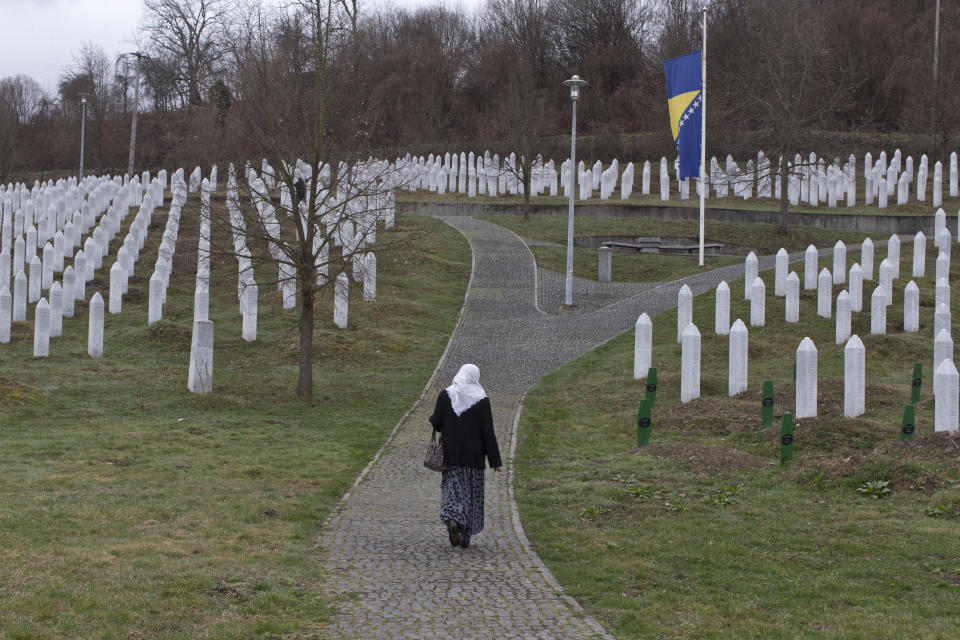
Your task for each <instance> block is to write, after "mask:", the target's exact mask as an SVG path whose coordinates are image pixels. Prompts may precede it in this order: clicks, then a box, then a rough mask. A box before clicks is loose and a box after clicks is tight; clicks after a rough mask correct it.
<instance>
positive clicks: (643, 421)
mask: <svg viewBox="0 0 960 640" xmlns="http://www.w3.org/2000/svg"><path fill="white" fill-rule="evenodd" d="M652 408H653V402H652V401H651V400H650V399H649V398H644V399H643V400H641V401H640V409H639V410H637V446H638V447H645V446H647V445H648V444H650V425H651V424H652V422H651V420H650V409H652Z"/></svg>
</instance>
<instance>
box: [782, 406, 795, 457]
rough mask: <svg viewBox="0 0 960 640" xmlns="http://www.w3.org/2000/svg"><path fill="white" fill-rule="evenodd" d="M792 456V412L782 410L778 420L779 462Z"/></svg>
mask: <svg viewBox="0 0 960 640" xmlns="http://www.w3.org/2000/svg"><path fill="white" fill-rule="evenodd" d="M791 458H793V414H792V413H790V412H789V411H786V412H784V414H783V419H782V420H781V421H780V464H784V463H785V462H789V461H790V459H791Z"/></svg>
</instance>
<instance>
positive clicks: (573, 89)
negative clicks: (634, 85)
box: [563, 76, 588, 307]
mask: <svg viewBox="0 0 960 640" xmlns="http://www.w3.org/2000/svg"><path fill="white" fill-rule="evenodd" d="M563 84H564V86H567V87H570V100H571V101H572V102H573V126H572V128H571V133H570V177H569V182H568V183H567V184H568V186H569V190H568V191H567V193H568V194H569V196H570V203H569V206H568V209H567V277H566V282H565V286H564V296H563V304H564V305H565V306H567V307H570V306H573V198H574V197H575V196H574V193H575V192H576V189H577V179H578V177H579V176H577V100H578V99H579V98H580V87H581V86H585V85H587V84H588V83H587V81H586V80H581V79H580V76H573V77H572V78H570V79H569V80H564V81H563Z"/></svg>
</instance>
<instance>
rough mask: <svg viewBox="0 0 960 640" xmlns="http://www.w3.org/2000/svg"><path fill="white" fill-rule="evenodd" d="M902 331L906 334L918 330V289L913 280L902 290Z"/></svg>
mask: <svg viewBox="0 0 960 640" xmlns="http://www.w3.org/2000/svg"><path fill="white" fill-rule="evenodd" d="M903 330H904V331H906V332H907V333H915V332H917V331H919V330H920V289H919V288H918V287H917V283H915V282H914V281H913V280H911V281H910V282H908V283H907V286H906V287H905V288H904V290H903ZM934 335H936V333H934Z"/></svg>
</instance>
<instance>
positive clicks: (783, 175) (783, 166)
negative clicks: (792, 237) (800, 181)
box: [777, 152, 790, 234]
mask: <svg viewBox="0 0 960 640" xmlns="http://www.w3.org/2000/svg"><path fill="white" fill-rule="evenodd" d="M789 184H790V181H789V179H788V176H787V157H786V155H784V152H781V154H780V226H779V227H777V233H780V234H785V233H787V227H788V226H789V225H788V223H787V216H789V215H790V214H789V213H788V212H787V205H788V204H789V203H790V200H789V197H788V193H787V187H788V185H789Z"/></svg>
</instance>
